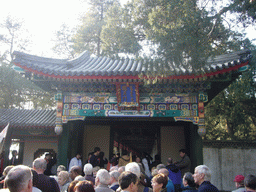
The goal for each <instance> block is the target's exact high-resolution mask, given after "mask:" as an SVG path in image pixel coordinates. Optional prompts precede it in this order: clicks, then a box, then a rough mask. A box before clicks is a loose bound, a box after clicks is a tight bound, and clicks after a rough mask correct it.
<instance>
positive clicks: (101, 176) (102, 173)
mask: <svg viewBox="0 0 256 192" xmlns="http://www.w3.org/2000/svg"><path fill="white" fill-rule="evenodd" d="M109 183H110V175H109V173H108V171H107V170H106V169H100V170H99V171H98V172H97V174H96V178H95V185H96V188H95V192H113V190H112V189H110V188H108V184H109Z"/></svg>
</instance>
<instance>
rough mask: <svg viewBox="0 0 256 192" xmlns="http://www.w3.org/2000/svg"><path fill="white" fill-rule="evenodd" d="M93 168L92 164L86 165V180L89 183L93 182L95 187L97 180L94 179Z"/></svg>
mask: <svg viewBox="0 0 256 192" xmlns="http://www.w3.org/2000/svg"><path fill="white" fill-rule="evenodd" d="M92 170H93V167H92V164H90V163H86V164H85V165H84V175H85V176H84V178H85V180H87V181H91V182H92V183H93V185H95V178H94V177H93V171H92Z"/></svg>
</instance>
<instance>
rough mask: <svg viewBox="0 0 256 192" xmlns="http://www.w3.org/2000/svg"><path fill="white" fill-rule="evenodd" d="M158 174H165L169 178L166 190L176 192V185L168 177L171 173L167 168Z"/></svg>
mask: <svg viewBox="0 0 256 192" xmlns="http://www.w3.org/2000/svg"><path fill="white" fill-rule="evenodd" d="M158 173H162V174H164V175H165V176H167V178H168V183H167V185H166V188H167V192H175V189H174V184H173V182H172V180H170V179H169V177H168V175H169V171H168V169H166V168H162V169H160V170H159V171H158Z"/></svg>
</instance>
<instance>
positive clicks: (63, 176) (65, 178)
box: [58, 171, 70, 192]
mask: <svg viewBox="0 0 256 192" xmlns="http://www.w3.org/2000/svg"><path fill="white" fill-rule="evenodd" d="M58 184H59V186H60V192H65V191H67V190H68V186H69V184H70V183H69V173H68V172H67V171H60V172H59V174H58Z"/></svg>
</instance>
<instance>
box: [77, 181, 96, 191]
mask: <svg viewBox="0 0 256 192" xmlns="http://www.w3.org/2000/svg"><path fill="white" fill-rule="evenodd" d="M74 191H75V192H95V190H94V187H93V184H92V182H91V181H79V182H78V183H77V184H76V186H75V188H74Z"/></svg>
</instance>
